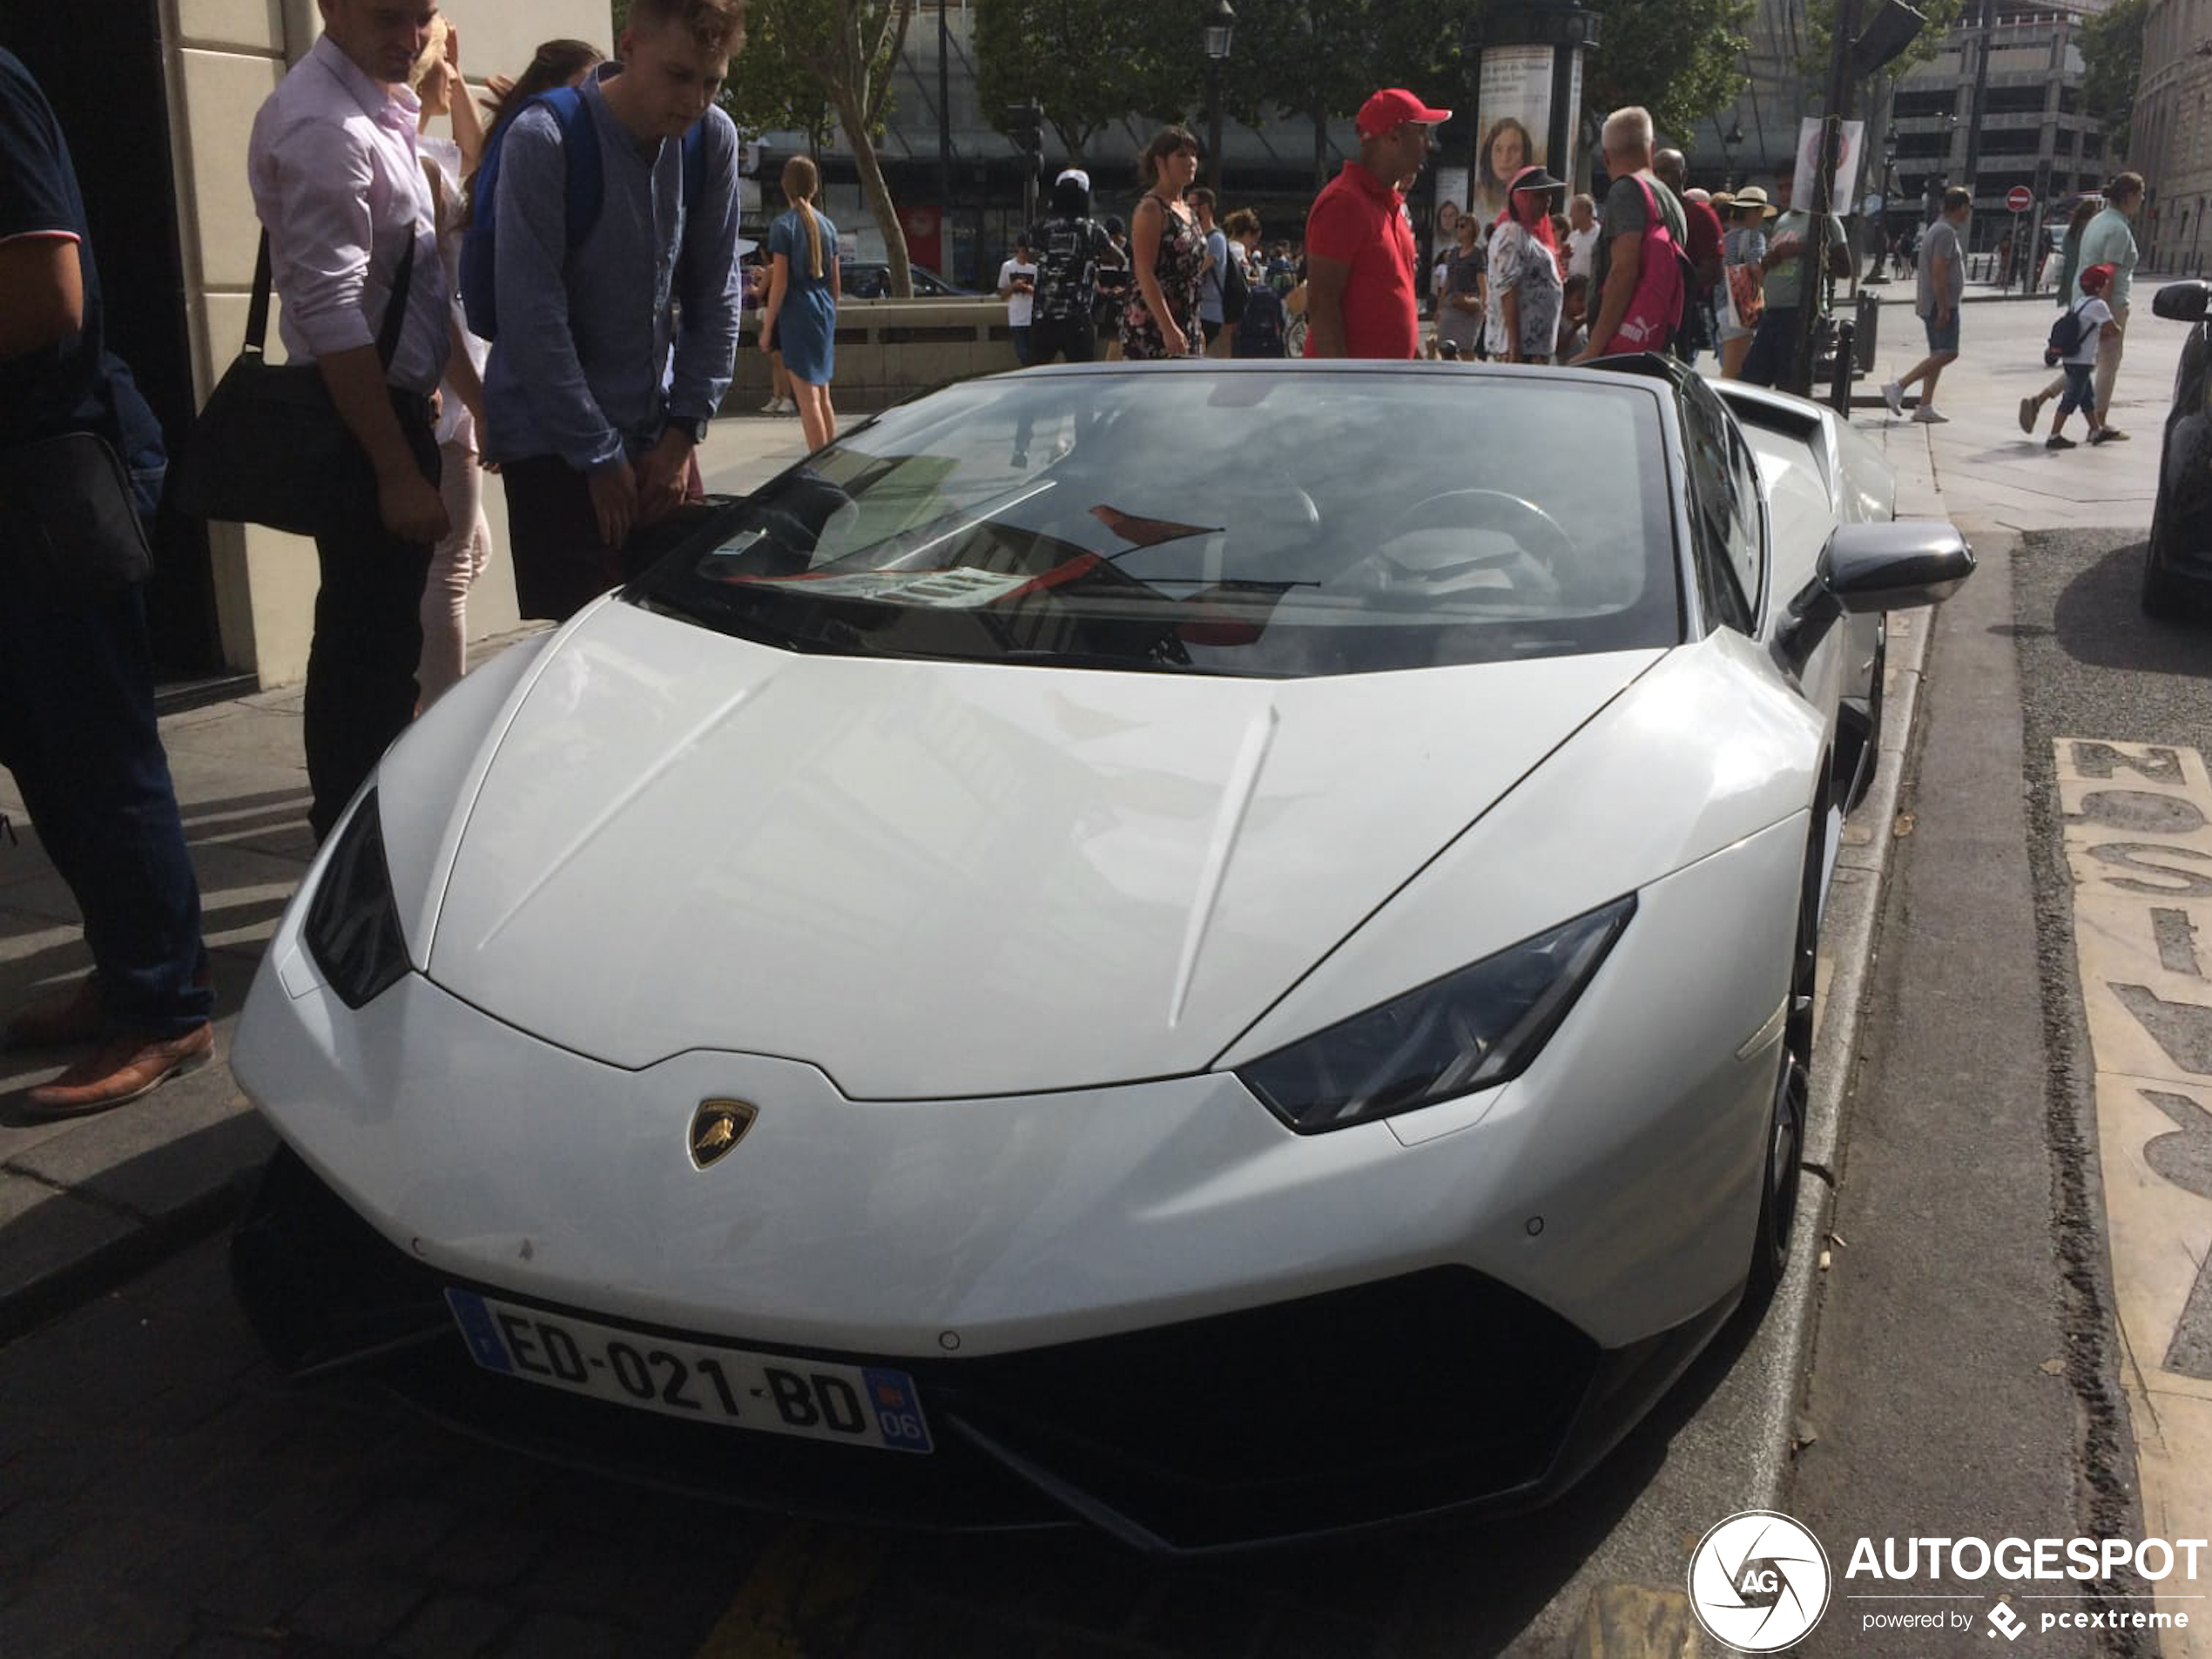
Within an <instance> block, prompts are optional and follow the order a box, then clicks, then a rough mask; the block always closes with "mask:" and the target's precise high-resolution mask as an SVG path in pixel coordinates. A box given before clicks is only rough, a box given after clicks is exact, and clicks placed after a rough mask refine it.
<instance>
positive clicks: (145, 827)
mask: <svg viewBox="0 0 2212 1659" xmlns="http://www.w3.org/2000/svg"><path fill="white" fill-rule="evenodd" d="M160 481H161V469H158V468H149V469H140V470H136V471H134V472H133V473H132V484H133V487H134V489H135V492H136V494H137V496H138V508H139V511H140V513H141V515H150V514H151V512H152V506H153V502H154V501H155V499H156V498H157V497H158V496H159V493H160ZM5 570H6V566H5V553H4V550H0V582H4V581H5V580H6V573H5ZM0 765H5V766H6V767H7V768H8V770H9V771H10V772H12V773H14V774H15V779H16V786H17V788H18V789H20V790H21V791H22V792H23V799H24V806H27V807H28V808H30V821H31V824H32V826H34V827H35V828H36V829H37V832H38V836H39V840H41V842H42V843H43V844H44V846H45V849H46V856H47V857H48V858H49V859H51V860H53V865H54V868H55V869H56V870H57V871H58V872H59V873H60V874H61V878H62V880H64V882H66V883H67V884H68V886H69V890H70V892H71V894H72V895H74V896H75V898H76V900H77V905H78V909H79V910H80V911H82V912H83V913H84V942H85V944H86V945H87V946H88V947H90V948H91V953H92V964H93V967H94V968H96V969H97V970H98V975H99V987H100V995H101V1000H102V1001H103V1003H104V1004H105V1008H106V1013H107V1017H108V1021H109V1022H110V1024H111V1026H112V1027H114V1028H116V1029H118V1030H120V1031H125V1032H129V1033H130V1034H132V1035H140V1036H147V1037H158V1038H167V1037H174V1036H179V1035H182V1034H184V1033H185V1032H186V1031H189V1030H191V1029H192V1028H193V1027H195V1026H197V1025H199V1024H200V1023H201V1022H204V1021H205V1020H206V1018H207V1017H208V1015H209V1014H210V1013H211V1012H212V1009H213V1008H214V1003H215V995H214V992H213V991H212V989H211V988H209V987H208V986H207V984H206V982H205V978H206V966H207V949H206V946H205V945H204V944H202V943H201V941H200V934H199V881H198V880H197V878H195V876H194V875H193V873H192V858H191V855H190V854H189V853H187V852H186V851H185V829H184V823H183V819H182V818H181V816H180V815H179V813H178V810H177V792H176V788H175V786H174V785H173V784H172V782H171V781H170V778H169V757H168V754H167V753H166V752H165V751H164V750H163V748H162V746H161V732H160V729H159V727H158V726H157V725H155V723H154V713H153V660H152V651H151V650H150V648H149V646H148V644H147V639H146V617H145V599H144V597H143V596H142V595H141V593H140V590H138V589H136V588H132V589H130V590H126V591H125V592H124V593H123V594H121V595H119V596H118V597H115V598H112V599H109V600H106V601H104V602H102V603H100V604H93V605H44V604H24V603H23V602H22V601H21V600H20V599H18V598H17V597H15V596H13V595H10V596H9V597H7V600H6V603H5V604H0ZM5 856H6V855H5V853H0V858H4V857H5Z"/></svg>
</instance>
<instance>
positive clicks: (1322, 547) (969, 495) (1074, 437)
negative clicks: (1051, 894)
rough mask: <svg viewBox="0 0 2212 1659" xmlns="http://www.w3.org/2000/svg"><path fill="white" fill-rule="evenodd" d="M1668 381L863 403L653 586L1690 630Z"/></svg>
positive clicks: (1086, 623) (747, 632)
mask: <svg viewBox="0 0 2212 1659" xmlns="http://www.w3.org/2000/svg"><path fill="white" fill-rule="evenodd" d="M1660 394H1661V388H1659V387H1658V386H1657V385H1656V383H1654V382H1651V381H1638V380H1630V379H1625V378H1624V379H1622V380H1620V381H1605V380H1601V379H1598V378H1595V377H1588V376H1574V377H1568V376H1565V375H1559V376H1535V375H1514V376H1506V375H1482V374H1473V373H1469V372H1467V370H1464V369H1458V368H1441V367H1439V368H1433V369H1432V368H1420V367H1412V366H1409V367H1408V368H1399V369H1393V370H1381V371H1377V372H1373V373H1360V372H1344V371H1325V370H1319V371H1317V370H1305V369H1300V368H1296V367H1270V368H1267V369H1264V370H1258V371H1254V370H1250V369H1242V368H1238V367H1237V366H1224V367H1220V368H1213V367H1200V366H1195V365H1194V366H1192V367H1190V368H1183V367H1181V366H1175V367H1166V366H1157V365H1155V366H1148V367H1146V368H1135V369H1128V370H1122V371H1113V372H1096V371H1094V372H1072V373H1069V372H1062V373H1052V372H1042V373H1038V372H1032V373H1029V374H1020V375H1010V376H1003V377H1000V378H996V379H993V380H988V381H971V382H968V383H967V384H965V385H961V386H957V387H954V388H948V389H947V390H945V391H942V392H940V393H937V394H935V395H932V396H930V397H927V398H924V399H922V400H921V401H917V402H915V403H913V404H909V405H907V406H905V407H903V408H898V409H894V410H893V411H891V412H889V413H888V414H886V415H881V416H880V417H878V418H877V419H875V420H873V421H868V422H867V423H866V424H865V425H862V426H860V427H857V428H854V429H853V431H852V432H850V433H849V434H848V435H846V436H845V437H844V438H842V439H840V441H838V442H835V443H833V444H832V445H830V446H829V447H828V448H825V449H823V450H821V451H819V453H817V454H816V455H813V456H811V457H809V458H808V460H807V461H806V462H804V463H802V464H801V465H799V467H796V468H794V469H792V470H791V471H789V472H786V473H785V474H784V475H781V476H780V477H779V478H778V479H776V480H775V481H774V482H772V483H770V484H769V485H767V486H766V487H765V488H764V489H761V490H760V491H759V492H758V493H757V494H756V495H754V496H752V497H751V498H750V499H748V500H746V501H744V502H738V503H736V504H734V505H733V506H732V507H731V508H730V509H728V511H727V512H726V513H725V515H724V516H722V517H721V518H719V519H718V520H717V521H716V522H715V524H714V527H713V533H712V535H711V537H708V538H706V539H705V540H704V542H702V540H700V539H692V540H690V541H687V542H686V543H684V544H683V545H682V546H680V547H678V549H677V550H675V551H674V552H672V553H671V555H670V556H668V557H666V558H664V560H662V561H661V562H660V563H658V564H657V565H656V566H654V567H653V568H652V569H651V570H649V571H648V572H647V573H646V574H645V575H644V577H642V578H641V579H640V580H639V582H638V583H637V584H636V585H635V586H634V587H633V588H632V589H631V597H632V599H633V600H637V601H639V602H642V603H645V604H651V605H653V606H655V607H656V608H659V609H663V610H672V611H675V612H677V613H678V614H680V615H683V616H685V617H691V618H692V619H694V620H696V621H698V622H699V623H701V624H705V625H707V626H710V627H715V628H719V629H723V630H725V631H728V632H731V633H734V634H738V635H742V636H744V637H747V638H751V639H756V640H761V641H765V642H766V643H768V644H776V645H780V646H783V647H785V648H786V649H792V650H799V651H834V652H841V653H846V654H850V655H856V656H887V657H926V658H949V659H955V660H962V661H983V662H1014V663H1031V664H1059V665H1064V666H1069V667H1082V668H1109V669H1126V670H1131V671H1163V672H1180V673H1214V674H1238V675H1254V676H1264V677H1278V678H1291V677H1301V676H1311V675H1323V674H1347V673H1362V672H1372V671H1383V670H1391V669H1406V668H1420V667H1428V666H1433V665H1437V664H1459V663H1480V662H1500V661H1513V660H1520V659H1523V658H1535V657H1551V656H1563V655H1572V654H1580V653H1588V652H1596V651H1623V650H1630V649H1636V648H1642V647H1651V646H1663V645H1668V644H1676V643H1677V642H1679V640H1680V639H1681V637H1682V603H1681V598H1680V583H1679V580H1678V577H1677V561H1676V554H1675V546H1674V533H1673V528H1672V526H1673V516H1672V508H1671V504H1670V503H1671V492H1670V490H1669V482H1668V478H1667V475H1666V461H1665V455H1664V450H1663V447H1662V442H1661V431H1662V422H1661V420H1660V410H1659V404H1658V397H1659V395H1660Z"/></svg>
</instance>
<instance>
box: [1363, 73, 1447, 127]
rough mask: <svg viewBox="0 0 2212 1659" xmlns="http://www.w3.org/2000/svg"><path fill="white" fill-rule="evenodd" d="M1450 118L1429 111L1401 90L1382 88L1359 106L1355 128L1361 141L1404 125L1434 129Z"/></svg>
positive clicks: (1439, 112) (1443, 114)
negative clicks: (1416, 125)
mask: <svg viewBox="0 0 2212 1659" xmlns="http://www.w3.org/2000/svg"><path fill="white" fill-rule="evenodd" d="M1451 118H1452V111H1449V110H1432V109H1431V108H1429V107H1428V105H1426V104H1424V103H1422V102H1421V101H1420V99H1419V98H1415V97H1414V96H1413V94H1412V93H1411V92H1409V91H1406V89H1405V88H1404V87H1402V86H1386V87H1385V88H1384V89H1383V90H1382V91H1379V92H1378V93H1376V94H1375V95H1374V97H1372V98H1369V99H1368V100H1367V101H1366V103H1365V104H1362V105H1360V106H1359V122H1358V124H1357V125H1358V126H1359V136H1360V137H1361V138H1381V137H1382V135H1383V134H1384V133H1386V132H1389V131H1390V130H1391V129H1392V128H1393V127H1401V126H1403V125H1406V122H1408V121H1419V122H1421V123H1422V124H1423V125H1427V126H1434V125H1436V124H1437V123H1438V122H1439V121H1448V120H1450V119H1451Z"/></svg>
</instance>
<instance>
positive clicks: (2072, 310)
mask: <svg viewBox="0 0 2212 1659" xmlns="http://www.w3.org/2000/svg"><path fill="white" fill-rule="evenodd" d="M2112 277H2113V267H2112V266H2109V265H2093V266H2090V267H2089V268H2088V269H2087V270H2086V271H2084V272H2083V273H2081V298H2080V299H2079V300H2075V301H2074V304H2073V305H2072V306H2071V307H2068V308H2067V310H2066V311H2065V312H2064V313H2063V314H2061V315H2060V318H2059V320H2057V321H2056V322H2054V323H2053V324H2052V325H2051V337H2050V339H2049V341H2047V342H2046V344H2045V347H2044V350H2043V361H2044V363H2045V365H2046V366H2047V367H2048V366H2052V365H2060V364H2062V365H2063V366H2064V367H2065V369H2066V390H2065V391H2063V392H2061V393H2060V395H2059V408H2058V413H2057V414H2055V415H2053V416H2052V417H2051V435H2050V436H2049V437H2047V438H2046V439H2044V440H2043V447H2044V448H2046V449H2071V448H2074V440H2073V439H2072V438H2069V437H2067V435H2066V434H2065V432H2064V431H2063V429H2062V428H2064V427H2065V425H2066V417H2067V415H2071V414H2072V413H2073V412H2074V410H2076V409H2080V411H2081V412H2082V416H2083V418H2084V419H2085V420H2087V421H2088V423H2089V442H2091V443H2093V444H2094V443H2102V442H2105V424H2104V422H2103V421H2101V420H2100V419H2098V417H2097V392H2096V386H2095V374H2096V367H2097V345H2098V342H2099V341H2101V340H2104V339H2106V338H2107V337H2116V336H2117V335H2118V334H2119V333H2120V325H2119V324H2118V323H2117V322H2116V321H2114V320H2113V315H2112V307H2111V306H2109V305H2108V304H2107V303H2106V301H2105V292H2106V290H2107V289H2108V288H2110V287H2112Z"/></svg>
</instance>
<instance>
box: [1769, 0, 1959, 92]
mask: <svg viewBox="0 0 2212 1659" xmlns="http://www.w3.org/2000/svg"><path fill="white" fill-rule="evenodd" d="M1909 3H1910V4H1911V5H1912V9H1913V10H1915V11H1918V12H1919V14H1920V15H1921V16H1922V17H1925V18H1926V19H1927V22H1926V24H1925V25H1924V26H1923V27H1922V29H1921V30H1920V32H1919V34H1918V35H1916V36H1914V37H1913V39H1912V44H1911V45H1910V46H1907V47H1906V48H1905V50H1904V51H1902V52H1899V53H1898V55H1897V57H1894V58H1892V59H1891V60H1890V62H1889V63H1887V64H1884V65H1883V68H1882V73H1883V74H1885V75H1886V76H1889V77H1891V78H1892V79H1894V78H1898V77H1901V76H1903V75H1905V74H1906V73H1907V72H1908V71H1911V70H1912V67H1913V65H1914V64H1925V63H1926V62H1927V61H1928V60H1929V59H1930V58H1932V57H1934V56H1935V55H1936V54H1937V53H1938V52H1939V51H1942V50H1943V48H1944V44H1945V43H1946V42H1947V41H1948V40H1949V39H1950V38H1951V31H1952V30H1954V29H1956V28H1957V27H1958V26H1959V17H1961V16H1962V15H1964V13H1965V10H1966V0H1909ZM1877 4H1878V0H1859V8H1858V25H1859V27H1860V28H1861V29H1864V28H1865V26H1866V19H1867V17H1868V15H1869V14H1870V13H1871V11H1872V10H1874V8H1875V6H1876V5H1877ZM1835 40H1836V0H1807V3H1806V6H1805V26H1804V31H1803V32H1802V33H1801V34H1800V35H1799V36H1798V51H1797V67H1798V69H1799V70H1800V71H1803V72H1804V76H1805V78H1806V79H1808V80H1809V81H1811V83H1812V84H1814V85H1815V86H1818V87H1825V86H1826V85H1827V84H1828V69H1829V64H1830V63H1831V52H1832V51H1834V47H1835Z"/></svg>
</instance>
